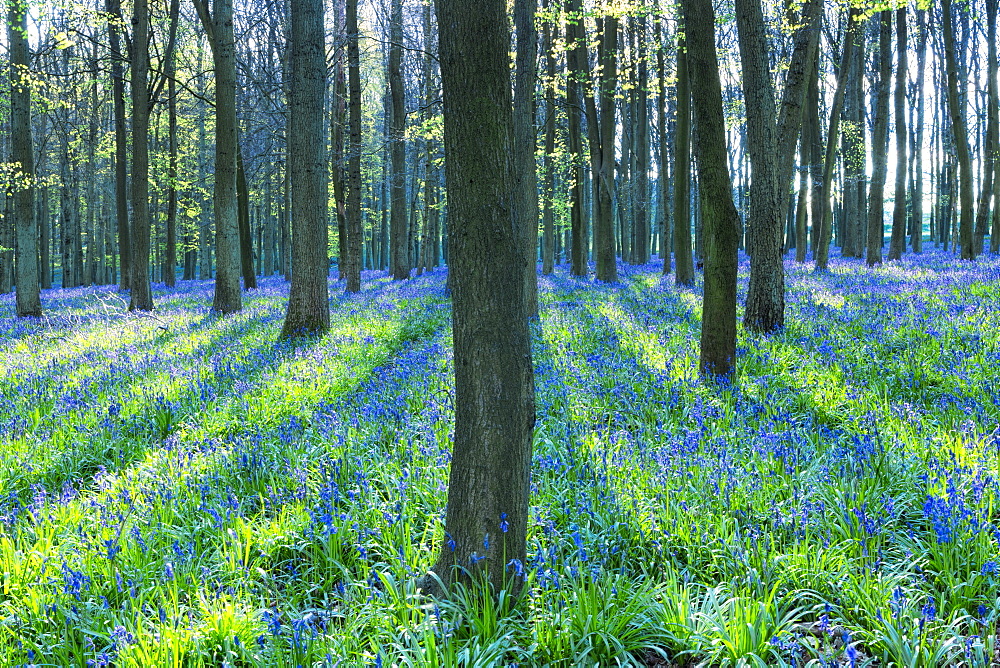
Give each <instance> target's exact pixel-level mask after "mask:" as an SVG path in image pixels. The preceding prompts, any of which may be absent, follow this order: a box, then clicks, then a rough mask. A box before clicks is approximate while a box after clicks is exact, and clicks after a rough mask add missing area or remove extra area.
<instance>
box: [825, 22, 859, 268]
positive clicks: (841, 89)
mask: <svg viewBox="0 0 1000 668" xmlns="http://www.w3.org/2000/svg"><path fill="white" fill-rule="evenodd" d="M859 17H860V11H859V10H858V9H856V8H854V7H852V8H851V9H849V10H848V15H847V31H846V33H845V35H844V48H843V49H842V55H841V61H840V73H839V76H838V77H837V89H836V91H835V92H834V95H833V103H832V104H831V106H830V129H829V131H828V132H827V135H826V156H825V158H824V160H823V185H822V192H821V193H820V202H821V204H822V207H823V215H822V217H821V218H820V219H819V220H818V221H814V223H813V224H814V225H815V224H816V223H817V222H818V223H819V227H820V231H819V240H818V245H817V246H816V250H815V253H814V255H815V260H816V270H817V271H826V270H827V269H828V268H829V261H830V242H831V241H832V240H833V210H832V209H831V205H830V194H831V191H832V189H833V167H834V164H835V163H836V157H837V140H838V138H839V136H840V112H841V109H842V108H843V106H844V93H845V91H846V88H847V81H848V78H849V75H850V69H851V61H852V59H853V55H854V42H855V40H856V39H857V33H858V30H859V29H860V26H861V22H860V20H859Z"/></svg>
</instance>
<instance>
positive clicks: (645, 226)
mask: <svg viewBox="0 0 1000 668" xmlns="http://www.w3.org/2000/svg"><path fill="white" fill-rule="evenodd" d="M643 4H645V3H644V2H640V6H641V5H643ZM642 10H643V11H645V9H644V8H642ZM635 24H636V30H637V31H638V35H637V39H636V45H635V47H636V51H638V53H635V54H634V55H635V57H636V58H638V59H639V62H638V65H637V68H636V69H637V77H638V81H637V86H638V89H637V90H636V103H635V110H634V111H633V115H634V117H635V125H634V127H635V151H634V154H635V165H636V169H635V174H634V178H635V186H634V187H635V226H634V228H633V229H634V236H635V242H634V243H633V244H632V259H633V261H634V262H635V263H636V264H646V263H647V262H649V132H650V128H649V64H648V54H647V53H646V16H645V14H644V13H641V14H640V15H639V16H637V17H636V18H635Z"/></svg>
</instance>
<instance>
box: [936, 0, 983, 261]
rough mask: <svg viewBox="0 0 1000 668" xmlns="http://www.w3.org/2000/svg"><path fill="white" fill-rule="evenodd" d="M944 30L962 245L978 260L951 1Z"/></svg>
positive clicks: (944, 7) (965, 255)
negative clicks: (956, 159) (956, 156)
mask: <svg viewBox="0 0 1000 668" xmlns="http://www.w3.org/2000/svg"><path fill="white" fill-rule="evenodd" d="M941 13H942V30H943V31H944V60H945V69H946V70H947V75H948V113H949V115H950V117H951V124H952V130H953V135H954V137H955V152H956V153H957V154H958V171H959V182H958V188H959V199H960V202H959V206H960V208H961V212H960V216H961V218H960V222H959V225H958V236H959V244H960V245H961V256H962V259H963V260H975V259H976V249H975V247H974V246H973V243H972V219H973V216H974V215H975V211H974V210H973V207H972V201H973V197H972V156H971V153H970V150H969V135H968V130H967V129H966V122H965V110H964V109H963V108H962V101H963V99H964V98H963V97H962V96H960V95H959V93H958V79H959V77H958V63H957V62H956V59H955V26H954V23H953V22H952V17H951V0H941Z"/></svg>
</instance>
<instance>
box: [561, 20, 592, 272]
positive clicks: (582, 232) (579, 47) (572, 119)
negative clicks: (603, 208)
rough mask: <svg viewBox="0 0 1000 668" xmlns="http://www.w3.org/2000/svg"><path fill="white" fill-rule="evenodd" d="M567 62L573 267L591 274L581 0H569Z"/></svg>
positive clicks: (585, 58) (584, 39)
mask: <svg viewBox="0 0 1000 668" xmlns="http://www.w3.org/2000/svg"><path fill="white" fill-rule="evenodd" d="M566 14H567V17H566V18H567V24H566V42H567V45H566V48H567V52H566V65H567V69H568V70H569V76H568V82H567V84H566V112H567V114H568V116H569V121H568V129H569V154H570V160H571V161H572V165H573V167H572V178H571V181H570V230H571V235H572V238H571V243H570V246H571V250H570V255H571V266H570V273H571V274H572V275H573V276H578V277H584V276H586V275H587V271H588V266H587V260H588V257H587V255H588V253H587V223H586V217H585V215H584V210H583V208H584V207H583V189H584V187H585V186H584V183H585V178H586V176H585V174H584V167H583V137H582V134H581V128H580V116H581V115H582V114H583V113H584V106H583V105H584V101H583V97H584V95H583V82H584V79H585V77H587V76H589V75H588V74H587V73H586V72H587V68H589V63H588V62H587V42H586V40H587V36H586V31H585V30H584V26H583V21H584V18H583V17H584V14H583V4H582V1H581V0H566Z"/></svg>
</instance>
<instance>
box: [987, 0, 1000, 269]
mask: <svg viewBox="0 0 1000 668" xmlns="http://www.w3.org/2000/svg"><path fill="white" fill-rule="evenodd" d="M997 4H998V3H997V0H986V35H987V37H986V41H987V45H988V48H987V54H988V60H989V65H988V66H987V72H988V75H987V78H988V80H989V83H988V84H987V95H988V97H989V103H988V104H989V106H988V109H987V123H989V125H990V127H992V128H993V130H992V133H991V134H992V137H993V143H992V144H991V145H990V146H989V147H988V149H987V150H989V151H990V152H991V155H990V158H991V160H992V162H993V222H992V224H991V226H990V252H991V253H993V254H996V253H998V252H1000V94H998V92H997V69H998V62H997V60H998V59H997Z"/></svg>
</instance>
